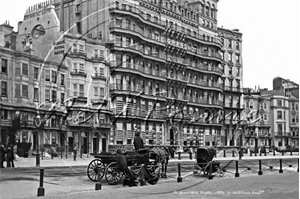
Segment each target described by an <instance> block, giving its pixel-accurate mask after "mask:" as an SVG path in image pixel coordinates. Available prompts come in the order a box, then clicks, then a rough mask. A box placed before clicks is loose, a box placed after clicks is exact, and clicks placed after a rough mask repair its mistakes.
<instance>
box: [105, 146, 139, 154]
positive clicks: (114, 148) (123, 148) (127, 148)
mask: <svg viewBox="0 0 300 199" xmlns="http://www.w3.org/2000/svg"><path fill="white" fill-rule="evenodd" d="M117 149H121V151H122V152H126V151H133V149H134V148H133V145H108V151H109V152H116V151H117Z"/></svg>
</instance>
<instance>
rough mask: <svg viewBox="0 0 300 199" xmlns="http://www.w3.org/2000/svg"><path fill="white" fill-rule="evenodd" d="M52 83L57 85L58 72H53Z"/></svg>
mask: <svg viewBox="0 0 300 199" xmlns="http://www.w3.org/2000/svg"><path fill="white" fill-rule="evenodd" d="M51 77H52V82H53V83H56V71H51Z"/></svg>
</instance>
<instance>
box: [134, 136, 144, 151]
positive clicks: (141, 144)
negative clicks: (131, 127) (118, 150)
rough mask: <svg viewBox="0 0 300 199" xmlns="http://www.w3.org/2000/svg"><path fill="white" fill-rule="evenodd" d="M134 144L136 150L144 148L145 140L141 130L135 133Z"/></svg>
mask: <svg viewBox="0 0 300 199" xmlns="http://www.w3.org/2000/svg"><path fill="white" fill-rule="evenodd" d="M133 144H134V149H135V150H136V151H138V150H139V149H143V148H144V142H143V139H142V138H141V136H140V133H139V132H136V133H135V136H134V141H133Z"/></svg>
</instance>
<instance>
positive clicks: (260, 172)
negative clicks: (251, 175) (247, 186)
mask: <svg viewBox="0 0 300 199" xmlns="http://www.w3.org/2000/svg"><path fill="white" fill-rule="evenodd" d="M258 163H259V171H258V175H260V176H261V175H262V174H263V173H262V170H261V160H258Z"/></svg>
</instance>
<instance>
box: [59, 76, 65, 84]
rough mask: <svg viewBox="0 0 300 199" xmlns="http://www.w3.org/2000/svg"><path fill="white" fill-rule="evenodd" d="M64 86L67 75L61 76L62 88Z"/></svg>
mask: <svg viewBox="0 0 300 199" xmlns="http://www.w3.org/2000/svg"><path fill="white" fill-rule="evenodd" d="M64 85H65V75H64V74H60V86H64Z"/></svg>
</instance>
